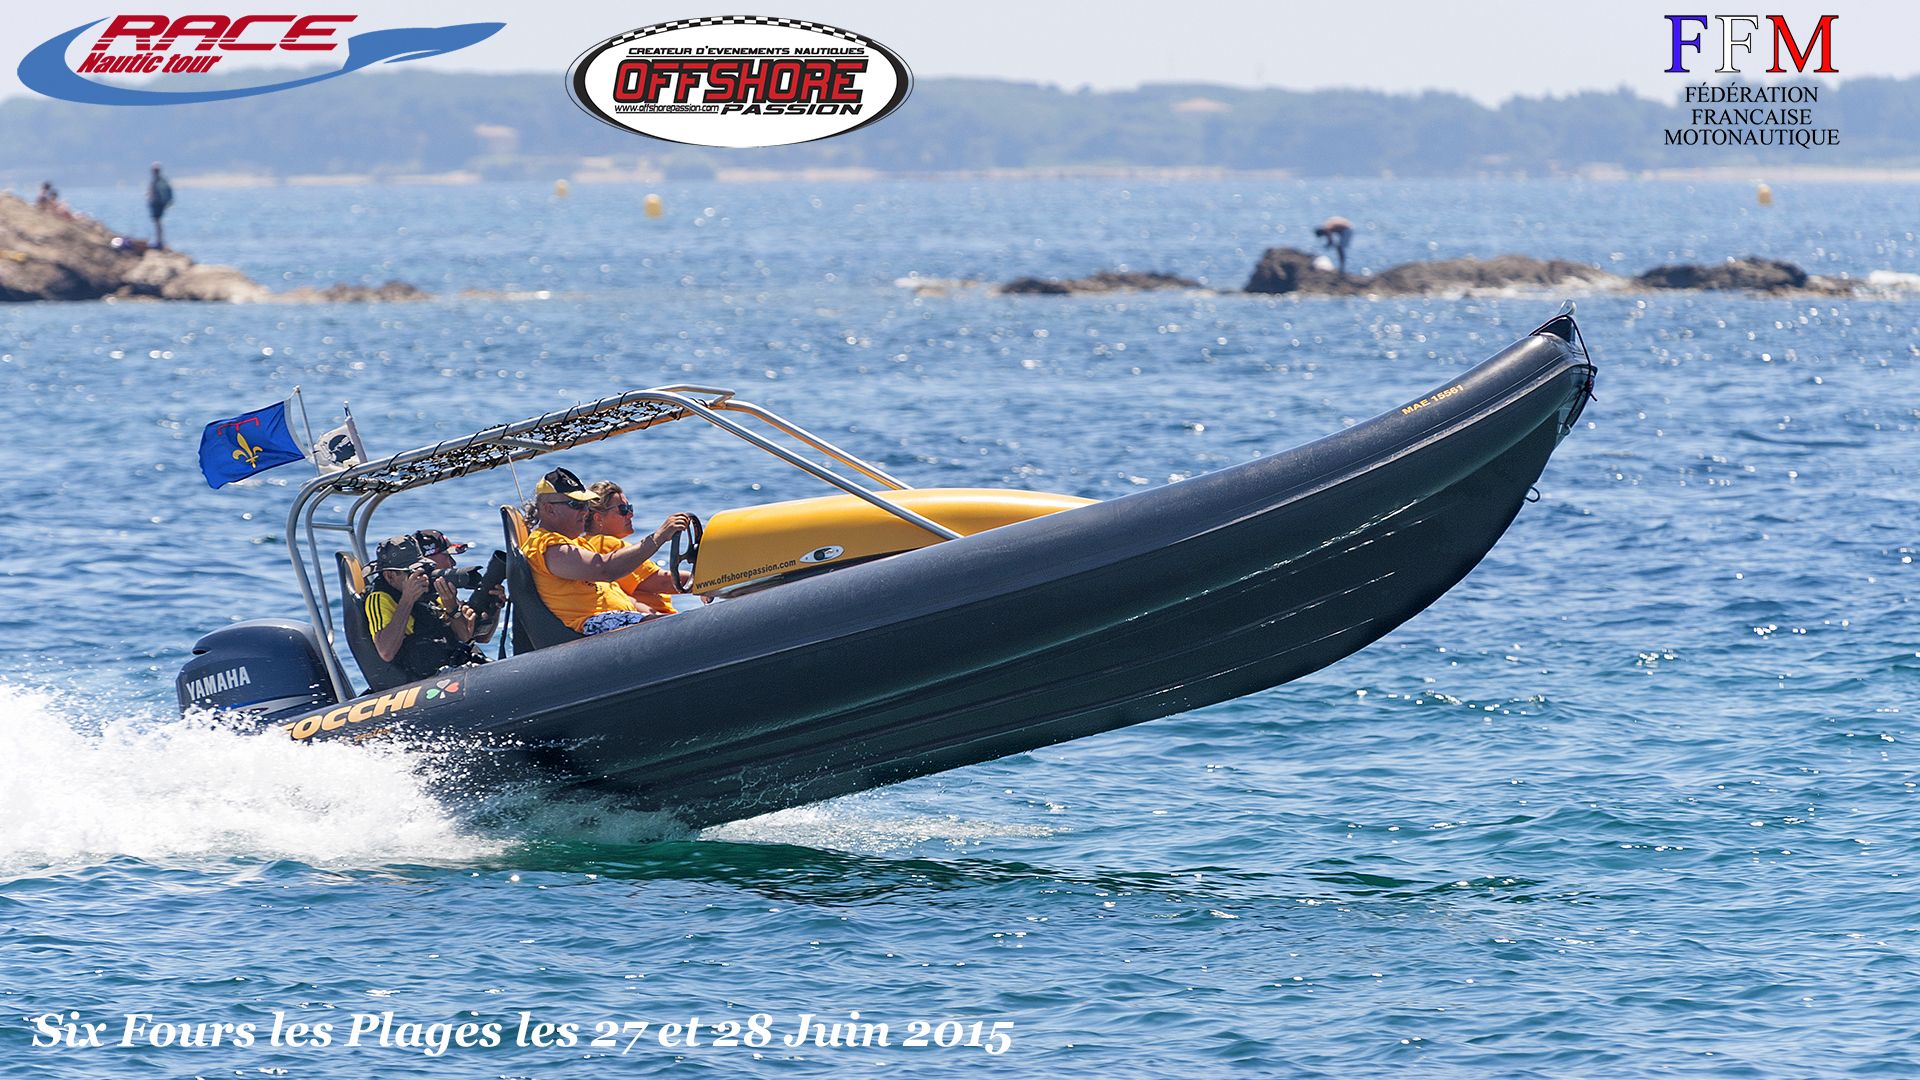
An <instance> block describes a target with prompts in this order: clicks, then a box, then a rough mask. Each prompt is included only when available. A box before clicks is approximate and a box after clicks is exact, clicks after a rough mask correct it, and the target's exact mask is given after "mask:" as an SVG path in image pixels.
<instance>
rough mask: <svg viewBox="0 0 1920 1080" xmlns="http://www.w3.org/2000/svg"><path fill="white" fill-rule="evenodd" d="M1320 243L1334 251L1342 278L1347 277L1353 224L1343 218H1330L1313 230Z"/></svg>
mask: <svg viewBox="0 0 1920 1080" xmlns="http://www.w3.org/2000/svg"><path fill="white" fill-rule="evenodd" d="M1313 235H1315V236H1317V237H1319V238H1320V242H1321V243H1322V244H1324V245H1326V246H1327V247H1328V248H1331V249H1332V250H1333V257H1334V259H1335V260H1336V261H1337V263H1338V264H1339V267H1340V276H1341V277H1346V276H1347V242H1348V241H1350V240H1352V239H1353V222H1351V221H1348V220H1347V219H1346V218H1343V217H1330V218H1328V219H1327V220H1326V221H1323V222H1321V223H1320V226H1319V227H1318V228H1316V229H1314V230H1313Z"/></svg>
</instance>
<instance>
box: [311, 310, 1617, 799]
mask: <svg viewBox="0 0 1920 1080" xmlns="http://www.w3.org/2000/svg"><path fill="white" fill-rule="evenodd" d="M1560 321H1564V322H1565V324H1566V325H1565V328H1564V329H1562V330H1560V331H1559V332H1558V333H1549V332H1540V333H1535V334H1534V335H1531V336H1529V337H1528V338H1525V339H1523V340H1522V341H1520V342H1518V343H1516V344H1515V345H1513V346H1511V347H1509V348H1508V349H1506V350H1504V351H1503V352H1502V353H1500V354H1499V355H1498V356H1496V357H1494V358H1493V359H1491V360H1489V361H1487V362H1486V363H1484V364H1482V365H1480V366H1479V367H1477V368H1475V369H1473V370H1472V371H1470V372H1468V373H1466V374H1465V375H1462V376H1461V377H1460V378H1458V379H1457V380H1455V381H1454V382H1453V383H1451V384H1449V385H1448V386H1446V387H1442V388H1438V389H1436V391H1435V392H1434V393H1432V394H1429V395H1427V396H1426V397H1424V398H1421V399H1419V400H1418V401H1415V402H1410V403H1408V405H1406V406H1404V407H1402V408H1400V409H1396V410H1394V411H1392V412H1389V413H1387V414H1385V415H1383V416H1381V417H1376V418H1375V419H1373V420H1369V421H1366V422H1364V423H1362V424H1359V425H1355V426H1354V427H1352V428H1350V429H1348V430H1346V431H1343V432H1341V433H1339V434H1336V435H1333V436H1330V437H1328V438H1326V439H1322V440H1320V441H1318V442H1315V443H1311V444H1308V445H1306V446H1302V447H1299V448H1296V449H1294V450H1290V451H1287V452H1284V453H1280V454H1275V455H1273V456H1270V457H1266V458H1262V459H1259V460H1256V461H1253V462H1249V463H1246V464H1244V465H1240V466H1237V467H1234V468H1230V469H1225V470H1221V471H1219V472H1216V473H1211V474H1208V475H1206V476H1202V477H1197V478H1194V479H1192V480H1188V481H1184V482H1181V483H1177V484H1171V485H1168V486H1166V487H1163V488H1159V489H1154V490H1150V491H1146V492H1141V493H1138V494H1135V495H1130V496H1127V497H1125V498H1121V499H1116V500H1113V501H1110V502H1104V503H1098V504H1094V505H1090V506H1085V507H1081V508H1078V509H1073V510H1068V511H1065V512H1062V513H1057V514H1052V515H1049V516H1046V517H1042V518H1036V519H1033V520H1029V521H1024V522H1020V523H1017V524H1014V525H1009V526H1006V527H1004V528H1000V529H995V530H992V531H990V532H986V533H981V534H979V535H975V536H970V537H966V538H964V539H961V540H956V541H950V542H947V543H944V544H939V545H935V546H933V547H929V548H924V549H921V550H918V551H913V552H908V553H906V554H903V555H899V556H896V557H893V558H888V559H884V560H880V561H877V562H872V563H867V564H864V565H860V566H854V567H849V568H847V569H844V570H840V571H836V572H834V573H831V574H826V575H822V576H820V577H816V578H810V579H806V580H801V581H796V582H793V583H791V584H788V585H783V586H781V587H779V588H776V589H770V590H767V591H765V592H761V593H754V594H751V595H747V596H743V597H740V598H738V599H735V600H731V601H727V602H724V603H720V604H715V605H713V606H711V607H707V608H704V609H699V610H694V611H690V612H686V613H683V614H681V615H677V616H675V617H673V618H671V619H666V620H661V621H659V622H657V623H649V624H647V625H646V626H644V627H640V628H638V629H635V630H629V631H621V632H617V633H612V634H605V635H599V636H596V637H593V638H587V639H584V640H581V641H577V642H571V643H568V644H564V645H558V646H554V647H551V648H547V649H542V650H539V651H537V652H532V653H528V654H525V655H521V656H516V657H513V658H511V659H508V660H505V661H502V662H499V663H495V664H489V665H486V666H484V667H481V668H475V669H469V670H468V671H467V672H465V673H464V675H463V677H462V679H461V680H460V682H459V684H458V685H457V693H455V694H450V695H442V697H440V698H439V699H437V701H436V702H433V703H424V704H422V703H416V704H415V706H414V707H410V708H407V709H404V710H400V711H396V712H393V713H391V714H389V715H385V716H382V717H379V718H378V719H379V721H380V722H379V723H378V724H366V725H361V724H360V723H359V722H358V721H357V720H355V721H353V722H351V723H347V722H342V723H340V724H337V725H336V726H335V727H336V729H337V730H328V731H316V732H310V734H314V735H317V736H331V735H336V734H342V733H345V734H355V733H356V730H357V729H358V728H359V727H361V726H365V727H367V728H368V729H370V730H377V731H380V732H383V733H389V732H390V733H394V734H402V735H427V736H433V737H438V738H440V739H442V740H445V741H448V742H450V743H452V744H453V745H454V746H456V747H459V746H470V747H472V748H475V749H476V750H477V751H478V752H477V753H476V754H474V755H473V761H472V764H473V765H474V766H475V767H476V768H477V767H479V766H480V765H482V764H484V765H486V766H490V767H493V768H498V769H504V770H506V771H507V772H509V773H519V774H522V775H524V774H526V773H528V772H529V771H531V772H533V773H534V774H537V775H538V776H540V777H541V778H542V780H543V782H546V783H550V784H553V785H555V786H557V787H559V788H562V789H566V790H572V791H580V792H595V793H609V794H612V795H614V796H617V797H618V798H619V799H620V800H621V801H622V802H625V803H628V804H632V805H636V806H640V807H644V808H650V809H658V810H661V811H665V812H669V813H671V814H673V815H674V816H675V817H677V818H679V819H680V820H682V821H684V822H685V823H687V824H689V825H693V826H702V825H707V824H713V823H717V822H721V821H727V820H733V819H737V818H740V817H746V816H751V815H754V814H760V813H765V812H769V811H772V810H777V809H781V808H784V807H789V806H795V805H800V804H804V803H808V802H814V801H817V800H820V799H824V798H830V797H833V796H836V795H843V794H847V793H850V792H854V791H860V790H864V789H867V788H872V787H877V786H881V785H884V784H889V783H895V782H898V781H901V780H905V779H909V778H912V777H916V776H923V775H926V774H929V773H934V772H939V771H942V770H946V769H952V768H957V767H960V766H964V765H969V764H975V763H978V762H982V761H988V760H992V759H994V758H999V757H1004V756H1006V755H1009V754H1015V753H1020V752H1023V751H1027V750H1032V749H1035V748H1038V747H1042V746H1047V745H1051V744H1054V743H1059V742H1063V741H1066V740H1069V739H1076V738H1081V737H1084V736H1087V735H1092V734H1096V733H1098V732H1102V731H1108V730H1112V729H1114V728H1118V727H1124V726H1127V725H1130V724H1137V723H1141V722H1143V721H1147V720H1152V719H1155V718H1157V717H1161V716H1167V715H1171V714H1174V713H1178V712H1183V711H1186V710H1189V709H1193V708H1197V707H1199V706H1202V705H1208V704H1212V703H1215V702H1220V701H1225V700H1229V699H1232V698H1235V697H1240V696H1243V695H1245V694H1249V693H1253V692H1256V691H1258V690H1263V689H1266V688H1268V687H1272V686H1276V685H1279V684H1281V683H1284V682H1287V681H1289V680H1291V679H1295V678H1298V677H1300V676H1302V675H1305V674H1307V673H1309V672H1312V671H1316V670H1318V669H1320V668H1322V667H1325V666H1326V665H1328V664H1331V663H1333V662H1334V661H1337V660H1339V659H1340V658H1342V657H1344V656H1347V655H1350V654H1351V653H1353V652H1355V651H1356V650H1358V649H1360V648H1362V647H1364V646H1365V645H1367V644H1368V643H1370V642H1372V641H1374V640H1376V639H1377V638H1379V637H1380V636H1381V635H1383V634H1385V633H1387V632H1388V631H1389V630H1391V629H1393V628H1394V627H1395V626H1398V625H1399V624H1400V623H1402V622H1404V621H1405V620H1406V619H1408V618H1411V617H1412V616H1413V615H1414V614H1416V613H1418V612H1419V611H1421V610H1422V609H1424V608H1425V607H1426V606H1427V605H1429V604H1431V603H1432V602H1433V601H1434V600H1435V599H1436V598H1438V597H1439V596H1440V595H1441V594H1443V593H1444V592H1446V590H1447V589H1449V588H1451V587H1452V586H1453V585H1454V584H1455V583H1457V582H1458V581H1459V580H1460V579H1461V578H1462V577H1464V576H1465V575H1466V574H1467V572H1468V571H1470V570H1471V569H1472V568H1473V567H1474V566H1475V565H1476V564H1477V563H1478V562H1479V561H1480V559H1481V558H1482V557H1483V556H1484V555H1485V554H1486V553H1487V551H1488V550H1489V549H1490V548H1491V547H1492V545H1493V544H1494V542H1495V541H1497V540H1498V539H1499V537H1500V535H1501V534H1502V533H1503V532H1504V531H1505V530H1506V528H1507V526H1508V525H1509V524H1510V523H1511V522H1512V520H1513V518H1514V516H1515V515H1516V514H1517V513H1518V511H1519V509H1520V508H1521V506H1522V505H1523V503H1524V501H1525V499H1526V497H1527V494H1528V491H1529V489H1530V487H1531V486H1532V484H1533V483H1534V481H1535V480H1536V479H1537V478H1538V477H1539V475H1540V473H1541V471H1542V469H1543V468H1544V467H1545V465H1546V463H1547V460H1548V458H1549V456H1550V455H1551V453H1552V451H1553V449H1554V447H1555V446H1556V445H1557V444H1558V442H1559V441H1560V439H1561V438H1562V437H1563V436H1564V435H1565V434H1566V433H1567V431H1568V430H1569V429H1570V428H1571V427H1572V424H1573V421H1574V419H1575V418H1576V417H1577V416H1578V415H1579V412H1580V409H1581V407H1582V406H1583V404H1584V403H1585V401H1586V400H1587V397H1588V395H1589V388H1590V386H1591V381H1592V368H1591V367H1590V366H1589V365H1588V364H1587V363H1586V359H1585V356H1584V354H1583V353H1582V352H1581V351H1580V350H1578V349H1576V348H1574V347H1573V346H1572V345H1571V344H1569V343H1568V341H1566V340H1564V339H1565V338H1566V337H1568V336H1570V334H1569V333H1568V332H1567V331H1569V330H1571V326H1572V324H1571V320H1556V322H1560ZM1553 325H1554V324H1549V326H1550V327H1552V326H1553ZM1544 329H1547V328H1543V330H1544ZM443 681H444V680H443ZM363 734H364V733H363Z"/></svg>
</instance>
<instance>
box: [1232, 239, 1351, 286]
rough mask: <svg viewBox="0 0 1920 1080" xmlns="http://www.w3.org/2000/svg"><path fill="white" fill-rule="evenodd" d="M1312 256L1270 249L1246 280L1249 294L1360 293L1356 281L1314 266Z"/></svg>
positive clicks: (1282, 248)
mask: <svg viewBox="0 0 1920 1080" xmlns="http://www.w3.org/2000/svg"><path fill="white" fill-rule="evenodd" d="M1313 259H1314V257H1313V255H1312V254H1310V253H1308V252H1305V251H1301V250H1300V249H1299V248H1287V247H1278V248H1268V249H1267V250H1266V252H1265V253H1264V254H1262V255H1261V256H1260V261H1259V263H1257V264H1255V266H1254V268H1253V276H1252V277H1250V278H1248V279H1247V291H1248V292H1250V293H1293V292H1309V293H1346V292H1357V291H1359V290H1357V289H1355V288H1353V283H1354V282H1353V279H1350V278H1349V279H1343V278H1341V277H1340V275H1339V274H1336V273H1334V272H1332V271H1330V270H1322V269H1320V268H1318V267H1316V266H1314V265H1313Z"/></svg>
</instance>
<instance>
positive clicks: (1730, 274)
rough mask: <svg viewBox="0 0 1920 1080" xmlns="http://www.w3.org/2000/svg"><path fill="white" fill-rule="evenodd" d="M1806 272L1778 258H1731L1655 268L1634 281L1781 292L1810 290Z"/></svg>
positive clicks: (1657, 285) (1657, 286) (1672, 286)
mask: <svg viewBox="0 0 1920 1080" xmlns="http://www.w3.org/2000/svg"><path fill="white" fill-rule="evenodd" d="M1809 280H1810V279H1809V277H1808V275H1807V272H1806V271H1805V270H1802V269H1800V268H1799V267H1797V266H1795V265H1793V264H1792V263H1789V262H1781V261H1780V260H1778V259H1754V258H1748V259H1728V260H1727V261H1726V262H1723V263H1720V264H1719V265H1717V266H1694V265H1691V264H1682V265H1679V266H1656V267H1654V268H1653V269H1651V270H1649V271H1647V272H1646V273H1644V274H1641V275H1640V276H1639V277H1637V278H1634V279H1633V281H1634V284H1636V285H1644V286H1646V287H1648V288H1650V289H1760V290H1764V291H1773V290H1778V289H1804V288H1807V282H1808V281H1809Z"/></svg>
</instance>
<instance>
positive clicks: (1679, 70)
mask: <svg viewBox="0 0 1920 1080" xmlns="http://www.w3.org/2000/svg"><path fill="white" fill-rule="evenodd" d="M1839 17H1840V16H1838V15H1822V16H1820V22H1819V23H1818V24H1817V25H1815V26H1814V28H1813V33H1811V34H1809V35H1808V36H1807V41H1806V45H1805V46H1804V47H1803V46H1802V45H1801V44H1800V42H1799V41H1798V40H1797V39H1796V38H1795V37H1794V36H1793V30H1792V29H1791V28H1789V27H1788V26H1787V20H1786V16H1784V15H1769V16H1767V22H1768V23H1769V24H1770V25H1771V26H1772V27H1773V66H1772V67H1770V68H1768V69H1767V73H1768V74H1769V75H1779V74H1781V73H1783V72H1785V71H1786V70H1787V69H1786V68H1785V67H1783V66H1782V65H1781V63H1780V53H1781V46H1783V45H1784V46H1786V54H1787V57H1788V58H1789V59H1791V60H1792V61H1793V70H1795V71H1798V72H1802V73H1804V72H1805V71H1806V70H1807V61H1808V60H1809V59H1811V58H1812V55H1813V47H1814V46H1815V45H1818V46H1820V66H1819V67H1817V68H1814V69H1813V70H1814V71H1815V72H1816V73H1818V74H1823V75H1831V74H1834V73H1835V72H1837V71H1838V70H1839V69H1837V68H1835V67H1834V66H1833V20H1835V19H1837V18H1839ZM1666 19H1667V24H1668V26H1669V28H1670V30H1671V36H1672V40H1673V64H1672V65H1671V66H1670V67H1668V68H1667V72H1668V73H1669V74H1674V75H1685V74H1687V73H1688V72H1687V66H1686V63H1685V54H1684V53H1683V51H1682V50H1685V49H1692V50H1693V51H1694V52H1700V51H1701V45H1700V39H1701V37H1702V36H1703V35H1702V34H1701V33H1695V34H1694V35H1693V36H1692V37H1688V36H1687V27H1688V24H1689V23H1694V24H1698V26H1699V28H1700V30H1701V31H1705V30H1706V28H1707V26H1708V25H1709V24H1710V22H1716V21H1717V22H1718V23H1719V24H1720V66H1719V67H1717V68H1714V69H1713V70H1714V73H1715V74H1719V75H1732V74H1738V73H1739V71H1740V68H1739V65H1737V64H1735V63H1734V62H1733V54H1734V50H1736V49H1738V50H1740V51H1742V52H1745V53H1746V54H1747V55H1749V56H1751V55H1753V35H1754V32H1755V31H1757V30H1759V29H1760V16H1758V15H1715V16H1713V17H1712V18H1711V19H1709V18H1708V17H1707V16H1705V15H1668V16H1667V17H1666Z"/></svg>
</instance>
